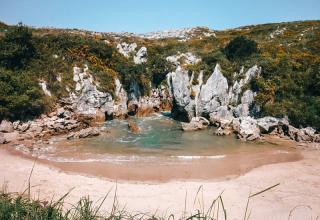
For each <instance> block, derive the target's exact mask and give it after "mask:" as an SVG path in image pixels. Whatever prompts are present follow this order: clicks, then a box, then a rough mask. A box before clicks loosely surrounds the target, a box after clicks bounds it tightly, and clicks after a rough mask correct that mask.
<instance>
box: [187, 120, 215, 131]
mask: <svg viewBox="0 0 320 220" xmlns="http://www.w3.org/2000/svg"><path fill="white" fill-rule="evenodd" d="M209 125H210V122H209V121H208V120H207V119H205V118H204V117H194V118H192V119H191V121H190V122H189V123H185V122H181V126H182V130H183V131H197V130H203V129H206V128H207V127H208V126H209Z"/></svg>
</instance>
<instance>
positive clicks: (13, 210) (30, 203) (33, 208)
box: [0, 184, 294, 220]
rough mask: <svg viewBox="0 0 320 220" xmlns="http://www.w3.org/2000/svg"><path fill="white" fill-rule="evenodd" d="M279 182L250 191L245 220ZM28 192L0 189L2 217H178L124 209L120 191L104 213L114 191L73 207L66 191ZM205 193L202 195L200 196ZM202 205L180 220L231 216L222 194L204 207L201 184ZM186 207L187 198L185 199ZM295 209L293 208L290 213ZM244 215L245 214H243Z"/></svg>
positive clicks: (31, 219) (43, 219) (214, 219)
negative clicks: (42, 195) (56, 195)
mask: <svg viewBox="0 0 320 220" xmlns="http://www.w3.org/2000/svg"><path fill="white" fill-rule="evenodd" d="M278 185H279V184H276V185H273V186H271V187H268V188H266V189H263V190H261V191H259V192H257V193H254V194H250V195H249V196H248V199H247V204H246V209H245V210H244V217H243V219H250V214H251V211H252V210H251V209H250V200H251V199H252V198H254V197H256V196H259V195H261V194H263V193H265V192H266V191H269V190H271V189H273V188H275V187H277V186H278ZM27 190H28V195H25V194H24V193H22V194H19V193H7V192H6V190H5V189H3V190H1V191H0V219H5V220H18V219H19V220H20V219H25V220H34V219H39V220H49V219H50V220H98V219H99V220H102V219H106V220H107V219H110V220H111V219H117V220H120V219H130V220H134V219H139V220H158V219H159V220H160V219H175V216H174V215H173V214H167V216H158V215H156V214H148V213H143V212H138V213H130V212H128V211H126V209H125V208H120V207H119V204H118V201H117V196H116V191H115V195H114V198H113V205H112V208H111V210H110V211H106V212H103V213H102V211H101V207H102V205H103V203H104V202H105V200H106V198H107V197H108V195H109V194H110V191H109V192H108V193H107V195H106V196H105V197H104V198H102V200H101V202H100V203H97V204H95V203H93V202H92V201H91V200H90V198H89V197H83V198H81V199H80V200H79V202H78V203H77V204H71V208H69V209H67V208H66V207H65V204H66V203H65V202H64V200H65V198H66V197H67V196H68V195H69V193H70V192H69V193H67V194H65V195H64V196H63V197H61V198H60V199H59V200H58V201H41V200H34V199H31V198H30V186H29V188H28V189H27ZM200 195H202V196H200ZM195 204H199V208H198V209H197V210H196V211H195V212H192V213H188V210H184V211H183V214H182V216H181V217H180V218H179V219H204V220H206V219H208V220H218V219H224V220H226V219H227V216H228V212H227V210H226V208H225V206H224V202H223V198H222V193H221V194H220V195H219V196H218V197H217V198H216V199H214V200H213V201H212V203H211V205H210V207H208V208H206V209H205V207H204V201H203V188H202V186H200V187H199V189H198V191H197V193H196V195H195V199H194V204H193V205H195ZM67 205H68V206H70V204H67ZM185 206H186V201H185ZM293 211H294V209H292V210H291V212H290V213H289V215H290V214H291V213H292V212H293ZM239 217H241V216H239Z"/></svg>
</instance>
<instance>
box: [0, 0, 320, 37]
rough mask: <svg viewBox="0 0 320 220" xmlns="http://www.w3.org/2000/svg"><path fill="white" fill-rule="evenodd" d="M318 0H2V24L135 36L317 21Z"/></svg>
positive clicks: (0, 12) (318, 15) (0, 19)
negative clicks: (168, 31) (191, 29)
mask: <svg viewBox="0 0 320 220" xmlns="http://www.w3.org/2000/svg"><path fill="white" fill-rule="evenodd" d="M319 19H320V0H233V1H231V0H157V1H156V0H104V1H103V0H50V1H49V0H19V1H18V0H0V21H2V22H5V23H7V24H17V23H18V22H20V21H21V22H23V23H24V24H26V25H30V26H35V27H57V28H78V29H86V30H91V31H99V32H135V33H146V32H150V31H159V30H168V29H179V28H185V27H195V26H207V27H209V28H211V29H218V30H222V29H228V28H234V27H239V26H244V25H250V24H262V23H273V22H285V21H297V20H319Z"/></svg>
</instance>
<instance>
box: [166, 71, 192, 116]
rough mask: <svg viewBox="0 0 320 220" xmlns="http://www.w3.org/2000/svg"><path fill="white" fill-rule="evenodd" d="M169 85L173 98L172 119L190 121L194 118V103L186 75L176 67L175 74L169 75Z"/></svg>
mask: <svg viewBox="0 0 320 220" xmlns="http://www.w3.org/2000/svg"><path fill="white" fill-rule="evenodd" d="M169 83H170V86H169V87H170V88H171V92H172V96H173V100H172V111H171V112H172V116H173V118H175V119H177V120H180V121H184V122H189V121H191V119H192V118H193V117H194V116H195V102H194V100H192V99H191V91H190V82H189V76H188V73H187V72H186V71H184V70H183V69H182V68H181V67H178V68H177V70H176V71H175V72H172V73H169Z"/></svg>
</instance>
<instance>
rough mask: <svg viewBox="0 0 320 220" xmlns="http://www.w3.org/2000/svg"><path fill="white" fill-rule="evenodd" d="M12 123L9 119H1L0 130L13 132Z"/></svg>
mask: <svg viewBox="0 0 320 220" xmlns="http://www.w3.org/2000/svg"><path fill="white" fill-rule="evenodd" d="M13 131H14V129H13V125H12V123H11V122H10V121H7V120H2V121H1V124H0V132H4V133H10V132H13Z"/></svg>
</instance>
